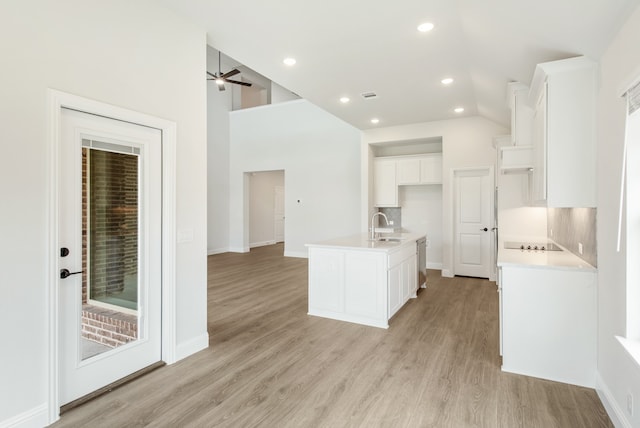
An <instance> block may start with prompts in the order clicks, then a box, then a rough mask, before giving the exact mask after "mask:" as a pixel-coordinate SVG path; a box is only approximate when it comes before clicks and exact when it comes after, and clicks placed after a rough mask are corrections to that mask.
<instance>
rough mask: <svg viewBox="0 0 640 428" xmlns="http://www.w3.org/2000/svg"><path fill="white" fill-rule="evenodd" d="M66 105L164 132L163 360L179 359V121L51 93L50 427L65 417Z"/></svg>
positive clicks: (49, 252)
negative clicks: (62, 226) (61, 303)
mask: <svg viewBox="0 0 640 428" xmlns="http://www.w3.org/2000/svg"><path fill="white" fill-rule="evenodd" d="M63 107H66V108H69V109H73V110H79V111H83V112H86V113H90V114H95V115H99V116H104V117H108V118H112V119H117V120H121V121H125V122H130V123H134V124H138V125H142V126H148V127H152V128H156V129H160V130H161V131H162V361H164V362H166V363H167V364H171V363H174V362H175V361H176V345H177V344H176V309H175V300H176V299H175V294H176V281H175V276H176V275H175V263H176V261H175V260H176V257H175V254H176V194H175V193H176V191H175V187H176V184H175V183H176V123H175V122H172V121H169V120H165V119H161V118H158V117H154V116H150V115H147V114H144V113H139V112H136V111H133V110H128V109H125V108H121V107H117V106H113V105H110V104H105V103H102V102H98V101H94V100H90V99H87V98H83V97H79V96H77V95H72V94H68V93H65V92H61V91H57V90H54V89H48V90H47V113H48V116H47V124H48V130H47V140H48V144H47V161H48V162H47V163H48V165H47V167H48V171H47V176H48V177H49V200H48V204H47V218H48V219H49V224H48V229H49V236H48V241H49V243H48V246H47V277H46V278H45V286H46V293H47V296H46V299H47V301H48V306H47V308H48V314H47V318H48V320H49V331H48V341H49V344H48V345H49V346H48V366H47V369H48V370H47V371H48V394H47V404H48V414H49V423H53V422H55V421H57V420H58V419H59V418H60V403H59V382H60V378H59V375H58V371H59V365H58V358H59V346H58V338H59V330H58V329H59V326H58V314H59V307H58V275H59V272H60V267H59V265H58V263H59V257H58V256H59V254H58V253H59V248H58V220H59V217H58V211H59V207H58V192H59V189H58V175H59V170H60V161H59V158H58V156H59V149H60V145H61V142H60V125H61V109H62V108H63Z"/></svg>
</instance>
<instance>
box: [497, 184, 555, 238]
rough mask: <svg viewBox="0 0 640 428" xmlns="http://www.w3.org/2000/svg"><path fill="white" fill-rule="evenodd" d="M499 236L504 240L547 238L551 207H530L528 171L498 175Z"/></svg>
mask: <svg viewBox="0 0 640 428" xmlns="http://www.w3.org/2000/svg"><path fill="white" fill-rule="evenodd" d="M497 181H498V233H499V234H498V237H499V239H500V241H501V242H502V241H510V240H515V241H538V240H544V239H546V238H547V209H546V208H544V207H529V206H527V205H528V201H527V199H528V192H529V190H528V186H529V177H528V175H527V174H499V175H498V180H497Z"/></svg>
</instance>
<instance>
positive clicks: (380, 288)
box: [344, 251, 387, 320]
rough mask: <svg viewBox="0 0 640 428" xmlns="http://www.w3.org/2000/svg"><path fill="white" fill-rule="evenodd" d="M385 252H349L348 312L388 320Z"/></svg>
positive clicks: (345, 273) (346, 278) (346, 284)
mask: <svg viewBox="0 0 640 428" xmlns="http://www.w3.org/2000/svg"><path fill="white" fill-rule="evenodd" d="M385 257H386V256H385V255H384V254H381V253H376V252H367V251H360V252H357V251H354V252H351V251H346V252H345V263H344V282H345V292H344V307H345V312H346V313H347V314H349V315H358V316H363V317H367V318H376V319H380V320H386V317H385V315H386V313H387V308H386V307H385V295H386V282H385V273H386V267H385Z"/></svg>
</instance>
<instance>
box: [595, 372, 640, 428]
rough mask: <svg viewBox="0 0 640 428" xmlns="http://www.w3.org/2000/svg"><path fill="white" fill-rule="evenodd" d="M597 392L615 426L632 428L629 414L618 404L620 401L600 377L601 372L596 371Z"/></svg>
mask: <svg viewBox="0 0 640 428" xmlns="http://www.w3.org/2000/svg"><path fill="white" fill-rule="evenodd" d="M596 392H597V393H598V397H600V401H602V405H603V406H604V409H605V410H606V411H607V414H608V415H609V418H610V419H611V422H612V423H613V426H615V427H624V428H632V425H631V422H629V420H628V419H627V415H626V414H625V412H624V411H623V410H622V409H621V408H620V406H619V405H618V402H617V401H616V399H615V397H614V396H613V394H612V393H611V390H610V389H609V387H608V386H607V384H606V383H605V382H604V380H602V378H601V377H600V373H596Z"/></svg>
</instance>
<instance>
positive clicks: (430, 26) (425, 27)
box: [418, 22, 433, 33]
mask: <svg viewBox="0 0 640 428" xmlns="http://www.w3.org/2000/svg"><path fill="white" fill-rule="evenodd" d="M431 30H433V24H432V23H430V22H424V23H422V24H420V25H418V31H420V32H421V33H426V32H427V31H431Z"/></svg>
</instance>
